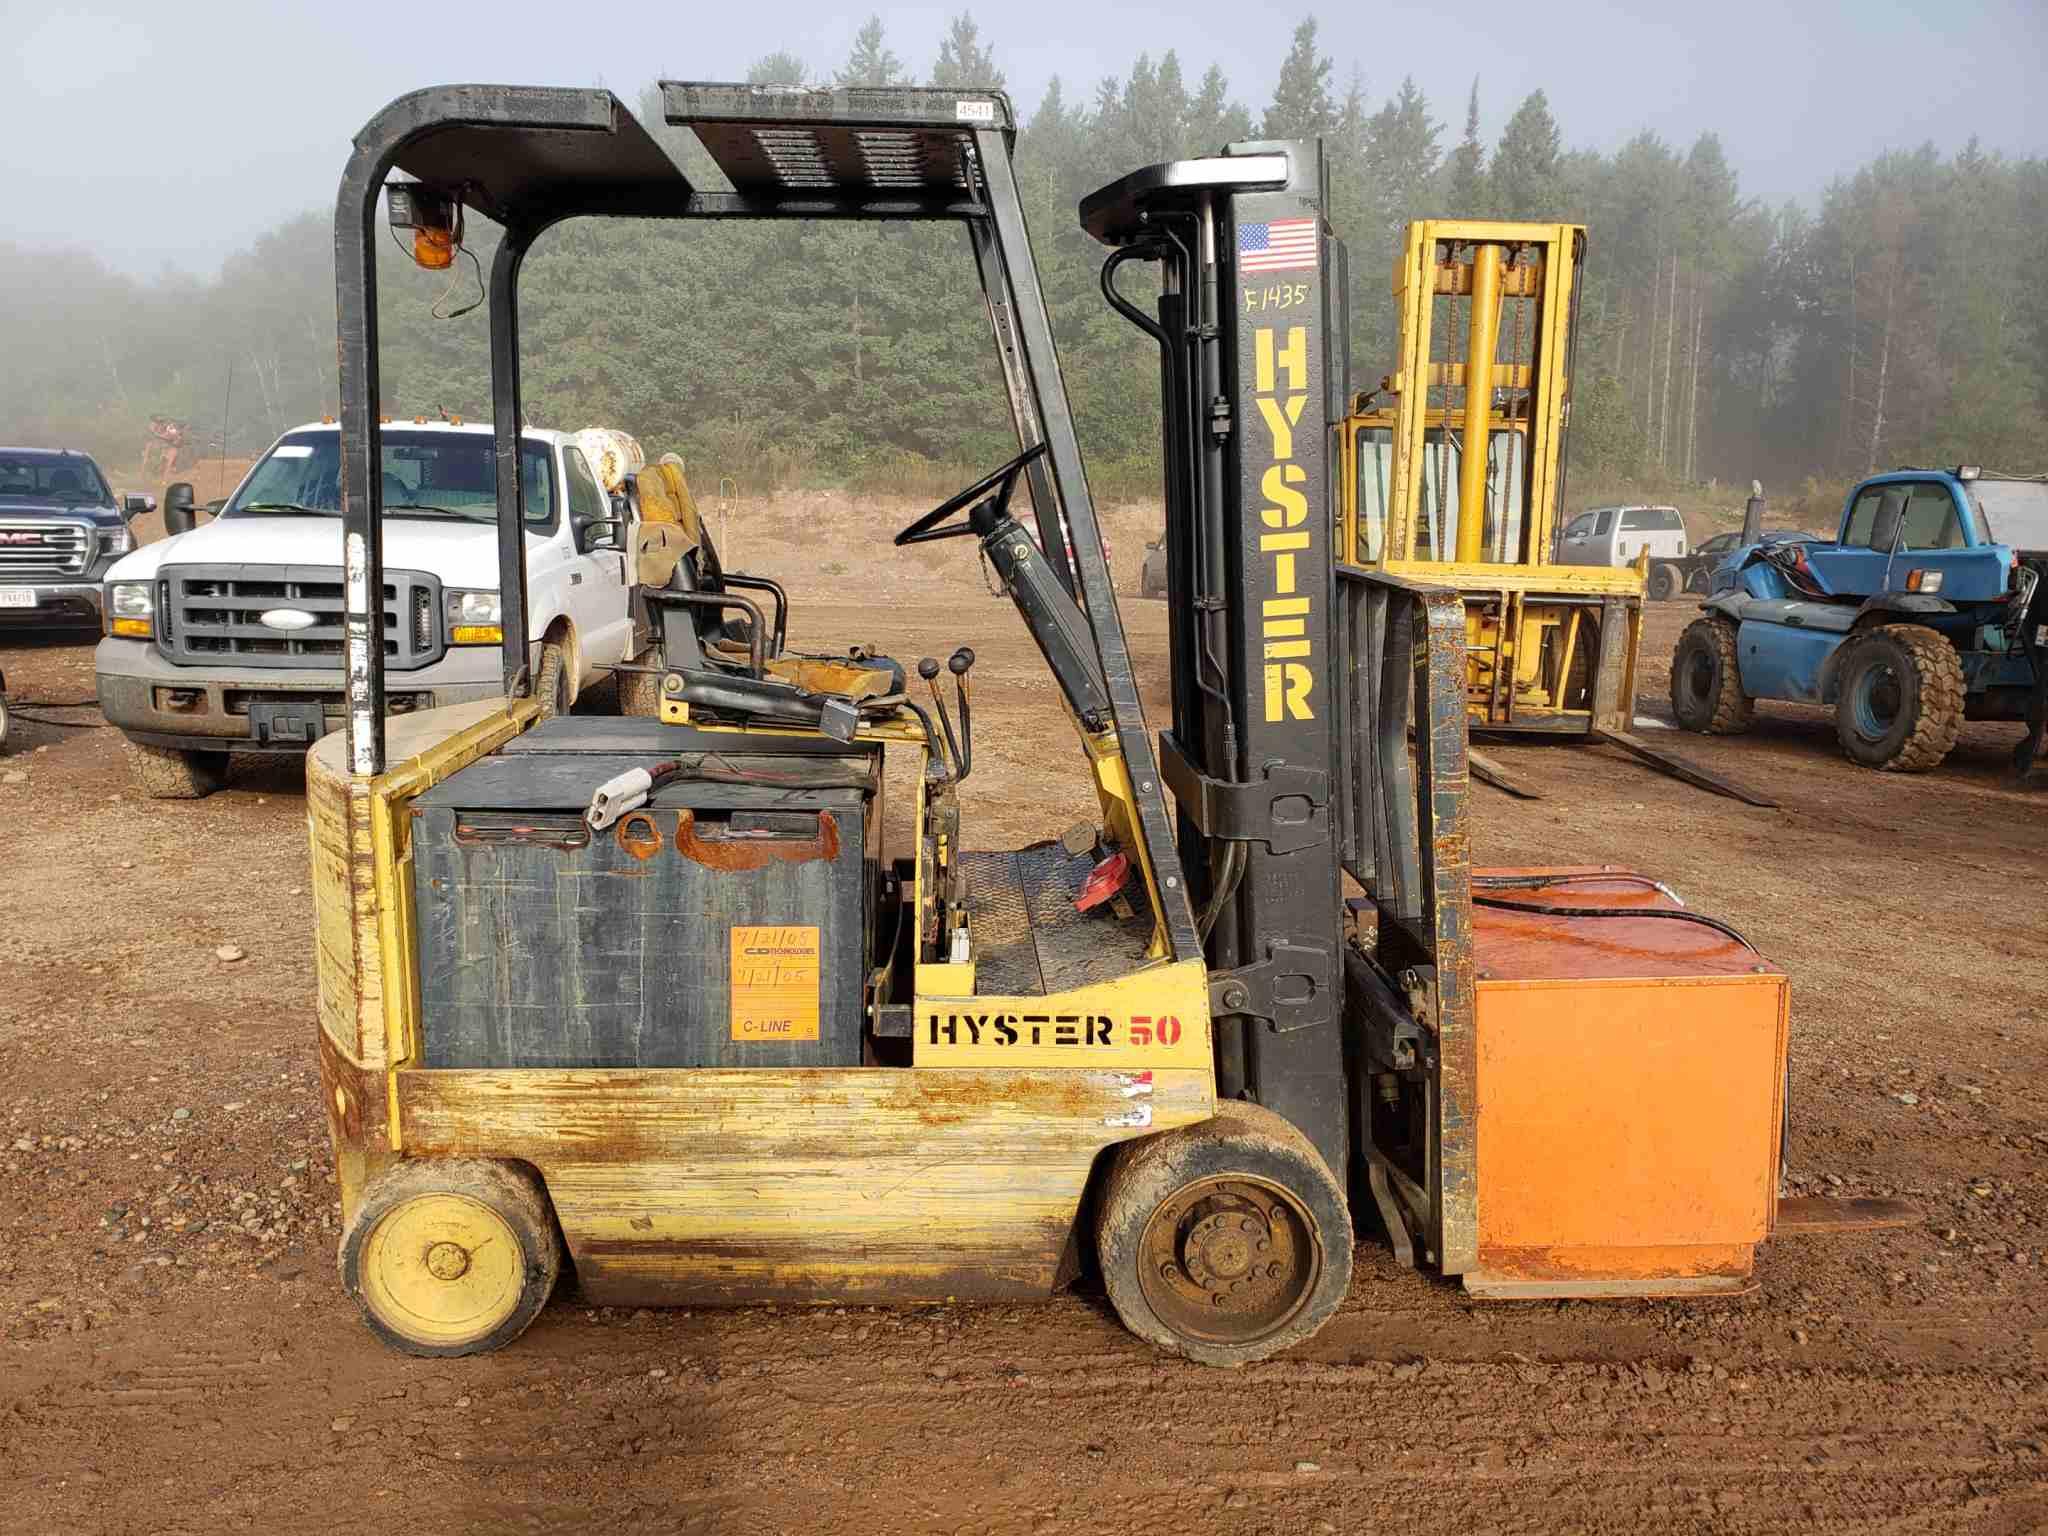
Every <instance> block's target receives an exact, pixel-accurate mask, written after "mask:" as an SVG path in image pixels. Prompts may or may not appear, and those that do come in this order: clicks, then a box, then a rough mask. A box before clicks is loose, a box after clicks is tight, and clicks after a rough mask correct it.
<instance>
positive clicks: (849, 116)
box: [662, 82, 1013, 206]
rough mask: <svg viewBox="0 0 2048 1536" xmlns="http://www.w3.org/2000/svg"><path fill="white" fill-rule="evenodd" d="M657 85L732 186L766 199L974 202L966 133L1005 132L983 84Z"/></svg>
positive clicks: (1000, 109) (1006, 122)
mask: <svg viewBox="0 0 2048 1536" xmlns="http://www.w3.org/2000/svg"><path fill="white" fill-rule="evenodd" d="M662 94H663V107H664V111H665V114H666V116H667V118H668V120H669V122H670V123H673V124H676V125H678V126H681V127H687V128H689V129H690V130H691V131H692V132H693V133H695V134H696V136H697V138H698V140H699V141H700V142H701V143H702V144H703V146H704V148H705V150H706V151H707V152H708V153H709V154H710V156H711V158H712V159H713V160H714V161H716V162H717V164H718V168H719V170H720V171H722V172H724V174H725V176H726V179H727V180H729V181H730V182H731V183H732V187H733V191H734V192H735V193H736V194H737V195H738V196H740V197H742V198H745V199H748V200H751V201H755V202H763V203H771V204H772V203H776V202H783V201H787V200H790V199H792V198H801V199H805V200H823V201H828V202H839V203H845V204H849V205H854V204H862V203H874V202H887V203H892V204H897V203H906V202H909V203H930V204H935V205H937V204H945V205H956V206H957V205H958V204H960V203H962V202H970V203H973V202H979V201H980V200H981V199H982V197H983V195H984V185H983V178H982V172H981V167H980V165H979V163H978V161H977V157H976V156H977V152H976V147H975V137H974V136H975V134H976V133H977V132H988V131H990V130H994V131H997V132H1000V133H1002V134H1003V135H1004V136H1005V138H1007V137H1008V136H1009V135H1010V134H1011V133H1012V132H1013V119H1012V115H1011V112H1010V105H1009V103H1008V101H1006V100H1005V99H1003V97H1002V96H1000V95H999V94H997V93H993V92H960V91H943V90H922V89H918V90H912V89H888V90H852V89H849V90H829V89H828V90H804V89H799V88H793V87H782V86H756V87H746V86H724V85H718V86H711V85H683V84H676V83H674V82H665V83H664V84H663V86H662Z"/></svg>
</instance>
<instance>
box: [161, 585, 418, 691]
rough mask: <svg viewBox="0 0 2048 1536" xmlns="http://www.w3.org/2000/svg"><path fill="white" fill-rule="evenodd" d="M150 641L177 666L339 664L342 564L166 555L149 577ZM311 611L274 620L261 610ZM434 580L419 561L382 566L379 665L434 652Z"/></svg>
mask: <svg viewBox="0 0 2048 1536" xmlns="http://www.w3.org/2000/svg"><path fill="white" fill-rule="evenodd" d="M156 605H157V607H156V611H157V641H156V643H157V646H158V648H159V649H160V650H161V651H162V652H163V653H164V655H165V656H166V657H167V658H169V659H170V660H171V661H172V662H175V663H177V664H179V665H181V666H195V665H205V664H208V663H213V664H220V663H228V664H231V665H234V666H241V667H301V668H304V667H336V668H339V667H340V666H341V664H342V636H343V621H342V614H343V611H344V608H345V604H344V602H343V598H342V586H341V567H340V566H336V565H307V566H299V565H292V566H263V567H251V566H246V565H221V566H208V565H173V566H166V567H164V569H163V571H162V572H161V573H160V575H159V577H158V580H157V592H156ZM280 610H287V611H294V612H296V613H299V614H304V615H307V616H309V617H310V618H311V619H312V622H311V623H310V624H307V625H305V626H304V627H302V628H298V629H289V628H278V627H276V625H274V624H266V623H264V621H263V618H264V615H265V614H277V613H278V612H279V611H280ZM443 650H444V647H443V644H442V638H441V584H440V582H439V581H437V580H435V579H434V578H433V577H432V576H429V575H427V574H426V573H425V572H422V571H386V572H385V573H384V665H385V666H386V667H389V668H391V669H392V670H394V671H401V672H402V671H409V670H411V669H412V668H414V667H424V666H426V665H427V664H428V663H429V662H433V661H439V660H440V659H441V655H442V652H443Z"/></svg>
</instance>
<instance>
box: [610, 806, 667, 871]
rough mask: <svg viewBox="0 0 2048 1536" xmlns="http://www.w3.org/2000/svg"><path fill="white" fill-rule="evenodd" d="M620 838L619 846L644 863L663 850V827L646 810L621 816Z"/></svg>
mask: <svg viewBox="0 0 2048 1536" xmlns="http://www.w3.org/2000/svg"><path fill="white" fill-rule="evenodd" d="M618 839H619V846H620V847H621V848H623V849H624V850H625V851H626V852H627V853H629V854H631V855H632V856H633V857H634V858H636V859H639V860H640V861H641V862H642V863H645V862H646V861H647V860H648V859H651V858H653V857H654V856H655V855H656V854H657V853H659V852H661V828H660V827H658V826H656V825H655V824H654V818H653V817H652V816H650V815H648V814H647V812H645V811H633V812H631V813H630V814H628V815H626V816H625V817H623V818H621V820H620V822H619V830H618Z"/></svg>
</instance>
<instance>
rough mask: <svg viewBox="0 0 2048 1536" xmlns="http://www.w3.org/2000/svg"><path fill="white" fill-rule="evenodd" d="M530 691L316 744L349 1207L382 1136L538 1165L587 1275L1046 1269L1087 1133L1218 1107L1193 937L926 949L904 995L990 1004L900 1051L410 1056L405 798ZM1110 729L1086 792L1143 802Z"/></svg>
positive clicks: (869, 1287)
mask: <svg viewBox="0 0 2048 1536" xmlns="http://www.w3.org/2000/svg"><path fill="white" fill-rule="evenodd" d="M536 715H537V711H536V709H535V707H534V706H533V705H532V704H531V703H530V702H527V701H521V702H518V703H514V704H509V705H508V704H504V703H490V704H473V705H461V706H455V707H452V708H448V709H442V710H432V711H425V712H422V713H419V714H416V715H408V716H399V717H395V718H394V719H392V720H391V721H390V722H389V723H388V727H387V729H388V736H387V740H388V743H389V750H390V754H391V758H392V761H393V764H394V766H393V767H392V768H391V770H390V771H389V772H387V773H385V774H384V775H383V776H381V777H379V778H377V779H374V780H369V781H361V780H356V779H354V778H352V777H350V776H349V774H348V773H347V771H346V760H345V756H344V753H343V738H342V736H341V735H339V734H336V735H332V736H329V737H327V738H326V739H325V740H324V741H323V742H321V743H319V744H318V745H316V746H315V748H314V749H313V751H312V752H311V753H310V754H309V755H308V759H307V823H308V832H309V837H310V840H311V844H312V861H313V870H314V879H313V887H314V904H315V911H316V916H317V919H318V957H317V967H318V972H319V991H320V1030H319V1041H320V1064H321V1077H322V1085H323V1089H324V1093H325V1097H326V1102H327V1116H328V1129H329V1136H330V1139H331V1140H332V1143H333V1146H334V1150H335V1159H336V1167H337V1177H338V1182H339V1185H340V1192H341V1201H342V1211H343V1216H344V1219H346V1218H348V1217H351V1216H352V1215H353V1214H354V1212H355V1210H356V1209H357V1207H358V1206H359V1205H360V1203H361V1200H362V1196H363V1192H364V1190H365V1189H366V1188H367V1187H368V1186H369V1184H370V1183H371V1182H372V1181H374V1180H375V1179H376V1178H377V1177H378V1175H379V1174H380V1173H382V1172H383V1171H384V1170H385V1169H387V1168H388V1167H390V1166H391V1165H392V1164H393V1163H394V1162H396V1161H397V1160H398V1159H400V1158H413V1157H435V1156H464V1157H485V1158H497V1159H508V1160H514V1161H518V1162H522V1163H526V1164H528V1165H530V1166H532V1167H534V1168H535V1169H536V1170H538V1171H539V1172H540V1174H541V1176H542V1178H543V1181H544V1182H545V1184H546V1186H547V1189H548V1192H549V1196H550V1199H551V1200H552V1201H553V1203H554V1208H555V1213H556V1216H557V1219H558V1221H559V1222H560V1224H561V1227H562V1230H563V1233H564V1236H565V1238H566V1239H567V1241H568V1243H569V1247H570V1251H571V1253H572V1254H573V1255H574V1256H575V1257H576V1260H577V1264H578V1271H579V1279H580V1280H581V1283H582V1285H583V1288H584V1290H585V1292H586V1294H589V1295H590V1296H591V1297H592V1298H593V1299H605V1300H612V1299H616V1300H621V1301H632V1302H635V1303H638V1302H641V1301H645V1302H650V1303H653V1302H669V1303H690V1302H709V1301H719V1300H734V1301H737V1300H749V1299H790V1300H805V1299H811V1300H827V1299H847V1298H864V1299H871V1300H884V1299H887V1300H908V1301H918V1300H943V1299H946V1298H948V1297H953V1296H974V1297H1023V1296H1030V1295H1040V1294H1044V1293H1046V1292H1047V1291H1049V1290H1051V1289H1053V1288H1055V1287H1056V1286H1057V1285H1059V1284H1061V1283H1063V1282H1064V1280H1065V1279H1067V1278H1070V1276H1071V1268H1072V1258H1073V1255H1074V1253H1075V1252H1077V1251H1078V1250H1077V1249H1076V1248H1075V1245H1074V1224H1075V1222H1076V1220H1077V1219H1078V1217H1079V1213H1080V1208H1081V1201H1082V1198H1083V1195H1084V1193H1085V1190H1086V1188H1087V1184H1088V1180H1089V1178H1090V1177H1091V1175H1092V1173H1093V1171H1094V1169H1095V1168H1096V1166H1097V1165H1098V1163H1099V1161H1100V1158H1101V1156H1102V1154H1103V1153H1104V1152H1105V1151H1107V1150H1108V1149H1110V1148H1112V1147H1114V1146H1115V1145H1117V1144H1118V1143H1120V1142H1123V1141H1128V1140H1130V1139H1132V1138H1134V1137H1139V1136H1144V1135H1147V1134H1151V1133H1153V1132H1156V1131H1159V1130H1163V1129H1167V1128H1170V1127H1173V1126H1178V1125H1186V1124H1192V1123H1194V1122H1196V1121H1199V1120H1203V1119H1206V1118H1208V1117H1209V1116H1211V1115H1213V1114H1214V1112H1215V1104H1216V1091H1215V1078H1214V1070H1213V1055H1212V1051H1211V1046H1210V1021H1209V1012H1208V986H1207V981H1206V976H1205V973H1204V970H1203V965H1202V962H1201V960H1200V959H1199V958H1194V959H1189V960H1184V961H1179V962H1172V963H1169V962H1166V961H1165V960H1163V959H1157V958H1155V959H1153V960H1150V961H1147V962H1146V963H1144V964H1142V965H1140V966H1139V967H1138V968H1137V969H1136V970H1134V971H1132V972H1131V973H1129V974H1127V975H1124V976H1121V977H1117V978H1114V979H1112V980H1110V981H1108V982H1105V983H1102V984H1099V985H1096V986H1091V987H1086V988H1081V989H1078V990H1076V991H1073V992H1069V993H1062V994H1055V995H1053V996H1050V997H1030V998H1001V997H976V996H973V995H972V986H973V974H972V968H971V967H970V966H921V967H919V968H918V970H917V975H916V986H915V997H914V1006H915V1007H916V1008H917V1010H918V1018H919V1019H920V1021H923V1020H926V1019H928V1017H929V1015H930V1014H933V1013H937V1014H939V1015H941V1016H946V1015H953V1014H967V1013H971V1014H973V1015H974V1016H976V1018H977V1019H978V1020H979V1021H981V1022H980V1026H979V1029H978V1030H977V1031H963V1030H958V1029H956V1030H955V1031H954V1034H953V1038H951V1039H939V1040H937V1041H936V1042H934V1041H932V1040H930V1039H929V1038H927V1039H926V1040H924V1041H922V1042H920V1041H918V1040H915V1039H914V1040H913V1065H911V1066H910V1067H854V1068H831V1069H816V1070H806V1071H781V1070H773V1069H767V1070H748V1071H738V1072H734V1071H697V1070H667V1071H643V1072H588V1071H584V1072H576V1071H556V1070H520V1071H504V1072H468V1071H433V1070H427V1069H423V1068H420V1067H418V1066H415V1065H413V1063H414V1062H415V1061H417V1059H418V1056H419V975H418V952H417V948H416V944H415V927H416V918H415V909H414V896H413V885H412V875H411V859H412V853H411V841H410V829H411V815H410V806H411V802H412V801H413V799H414V798H415V797H417V796H418V795H419V794H420V793H422V792H423V791H425V790H426V789H428V788H429V787H431V786H432V785H434V784H436V783H438V782H440V781H441V780H443V779H445V778H447V777H448V776H449V775H450V774H452V773H454V772H456V771H457V770H459V769H460V768H462V767H464V766H466V765H467V764H469V763H471V762H474V761H476V760H477V759H478V758H480V757H483V756H485V755H487V754H488V753H490V752H492V751H495V750H496V749H497V748H499V747H500V746H502V745H503V744H504V743H505V742H506V741H508V740H510V739H511V738H512V737H514V736H515V735H517V734H518V733H519V732H521V731H523V730H524V729H526V728H527V727H528V726H529V725H530V724H532V723H533V721H534V719H535V718H536ZM1102 735H1103V736H1105V737H1107V738H1108V739H1106V740H1094V739H1090V740H1089V742H1088V744H1089V748H1090V750H1089V757H1090V762H1091V764H1092V766H1093V770H1094V774H1095V778H1096V783H1097V788H1098V793H1099V794H1100V795H1101V796H1102V797H1103V800H1104V810H1105V816H1106V817H1109V816H1113V815H1115V814H1118V813H1119V812H1121V813H1122V814H1127V815H1131V816H1133V817H1134V815H1135V808H1134V805H1133V803H1132V799H1131V795H1130V783H1129V776H1128V771H1127V770H1126V769H1125V768H1124V766H1123V757H1122V754H1121V752H1120V751H1117V750H1116V749H1115V743H1114V733H1102ZM886 739H892V740H900V739H901V737H900V736H897V735H895V734H894V733H893V732H892V733H891V735H890V736H889V737H888V738H886ZM1084 739H1085V738H1084ZM918 811H919V815H920V816H922V814H923V803H922V795H920V803H919V807H918ZM1150 878H1151V876H1150V871H1149V869H1148V870H1147V879H1148V881H1149V879H1150ZM1168 1018H1170V1019H1172V1020H1173V1021H1174V1028H1173V1029H1172V1030H1171V1031H1170V1032H1167V1031H1162V1030H1161V1029H1160V1028H1159V1027H1158V1021H1159V1020H1161V1019H1168ZM1034 1019H1038V1020H1041V1021H1042V1022H1040V1023H1039V1024H1038V1025H1037V1029H1038V1034H1037V1037H1036V1039H1035V1040H1034V1039H1033V1038H1032V1035H1031V1030H1032V1028H1033V1024H1032V1021H1033V1020H1034ZM1068 1019H1072V1020H1075V1021H1077V1027H1078V1029H1079V1030H1080V1032H1081V1034H1082V1035H1083V1036H1084V1037H1085V1035H1086V1032H1087V1025H1088V1021H1094V1022H1095V1024H1096V1027H1097V1029H1096V1036H1095V1038H1094V1040H1093V1041H1092V1043H1091V1042H1089V1041H1088V1040H1086V1039H1085V1038H1083V1039H1082V1040H1081V1041H1080V1043H1075V1042H1074V1041H1072V1040H1070V1039H1069V1038H1065V1037H1063V1036H1062V1034H1061V1030H1062V1026H1063V1022H1064V1021H1066V1020H1068ZM1005 1020H1007V1021H1008V1022H1009V1028H1010V1030H1011V1031H1012V1032H1013V1034H1014V1037H1015V1038H1013V1039H1009V1040H1004V1039H1003V1038H1001V1034H1002V1023H1003V1021H1005ZM1105 1021H1106V1028H1105Z"/></svg>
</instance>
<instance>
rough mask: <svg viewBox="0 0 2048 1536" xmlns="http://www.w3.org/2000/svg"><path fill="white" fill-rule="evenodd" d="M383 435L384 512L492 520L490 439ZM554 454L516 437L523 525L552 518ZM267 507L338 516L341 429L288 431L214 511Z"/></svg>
mask: <svg viewBox="0 0 2048 1536" xmlns="http://www.w3.org/2000/svg"><path fill="white" fill-rule="evenodd" d="M383 437H384V515H385V516H386V517H438V518H448V517H459V518H463V519H466V520H469V521H473V522H479V523H494V522H496V521H497V517H498V481H497V468H496V464H495V461H494V459H493V456H492V440H491V438H489V437H488V436H486V435H484V434H483V433H477V432H469V433H455V432H408V431H405V430H404V429H402V428H387V429H386V430H385V432H384V434H383ZM553 457H554V455H553V454H552V453H551V452H550V451H549V449H548V446H547V445H546V444H545V443H537V442H533V441H531V440H522V441H521V443H520V445H519V466H520V470H521V472H522V474H523V475H524V477H525V480H526V526H527V527H528V528H533V529H542V528H551V527H553V526H554V523H555V508H556V497H555V477H554V470H553V468H552V466H551V462H550V461H551V460H552V459H553ZM272 512H315V513H323V512H324V513H332V514H334V515H335V516H339V515H340V513H341V434H340V433H339V432H292V433H287V434H286V435H285V437H284V438H282V439H281V440H280V441H279V442H278V444H277V446H276V447H274V448H272V449H271V450H270V452H269V453H268V454H266V455H265V456H264V458H263V462H262V463H260V464H258V465H257V466H256V468H255V469H254V471H252V472H251V474H250V475H249V478H248V479H247V480H245V481H243V482H242V486H241V488H240V489H239V490H237V491H236V492H235V496H234V499H233V500H232V501H230V502H229V503H228V504H227V506H226V507H224V508H222V509H221V516H223V517H234V516H237V515H246V516H261V515H264V514H267V513H272Z"/></svg>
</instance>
